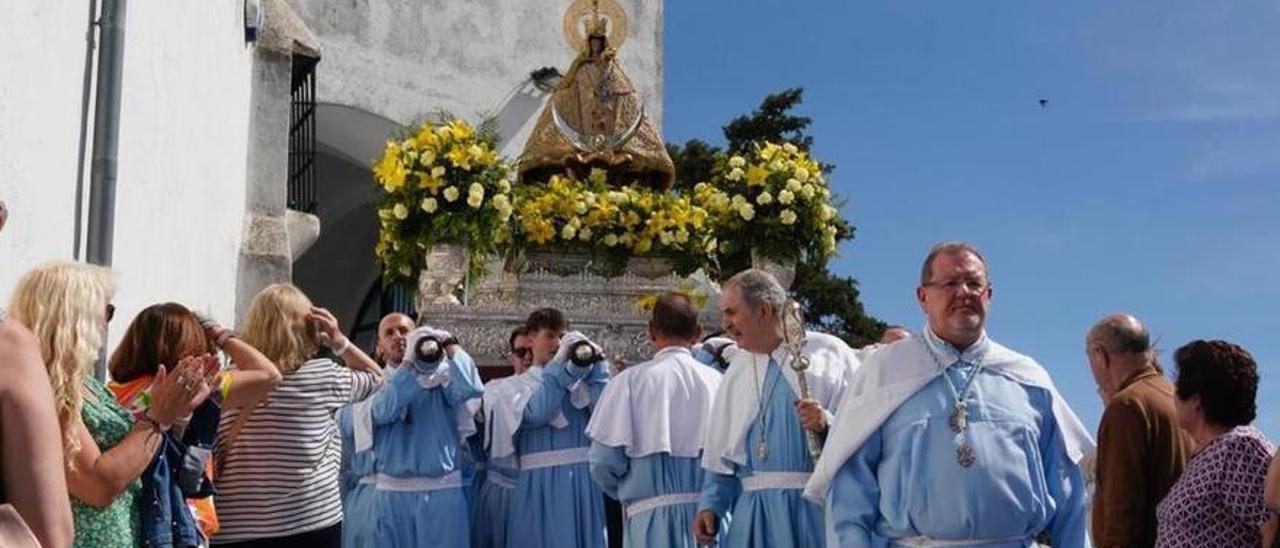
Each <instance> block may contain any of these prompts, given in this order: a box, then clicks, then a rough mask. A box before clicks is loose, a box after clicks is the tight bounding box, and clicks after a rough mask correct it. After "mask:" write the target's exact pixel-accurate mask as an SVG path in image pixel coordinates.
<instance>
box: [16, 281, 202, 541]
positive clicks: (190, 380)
mask: <svg viewBox="0 0 1280 548" xmlns="http://www.w3.org/2000/svg"><path fill="white" fill-rule="evenodd" d="M114 289H115V288H114V282H113V280H112V277H111V273H110V271H108V270H107V269H105V268H102V267H97V266H91V265H87V264H83V263H70V262H55V263H48V264H45V265H42V266H39V267H37V268H35V269H33V270H31V271H30V272H28V273H27V274H26V275H25V276H23V277H22V279H21V280H20V281H19V282H18V286H17V288H16V289H15V290H14V294H13V298H12V299H11V301H10V309H9V313H10V315H12V316H13V318H14V319H15V320H17V321H19V322H22V324H24V325H26V326H27V327H28V328H30V329H31V331H32V333H33V334H34V335H35V338H36V341H37V343H38V345H39V347H40V355H41V358H42V359H43V361H44V365H45V369H46V370H47V371H48V374H49V383H50V385H51V387H52V388H53V395H54V403H55V406H56V410H57V414H58V425H59V429H60V432H61V434H62V445H63V457H64V458H63V460H64V467H65V469H66V480H67V489H68V491H70V493H71V512H72V516H73V518H74V522H75V541H74V544H75V546H136V545H137V544H138V542H139V540H138V519H139V514H138V508H137V507H136V504H135V497H136V495H137V491H138V485H139V482H138V477H139V476H140V475H141V474H142V472H143V471H144V470H145V469H146V467H147V465H148V464H150V462H151V457H152V455H154V454H155V452H156V449H157V448H158V447H159V445H160V441H161V437H162V436H161V434H162V433H163V432H164V431H166V430H168V429H169V427H170V426H171V425H173V423H174V422H175V421H177V420H178V419H179V418H181V417H184V416H186V415H187V414H188V413H190V412H191V410H192V409H194V408H195V406H197V405H199V404H200V403H202V402H203V401H204V399H205V398H206V397H207V396H208V394H209V385H208V383H207V381H206V380H205V371H204V370H202V369H199V368H195V367H186V366H183V367H177V368H176V369H174V370H173V371H172V372H169V371H166V369H165V367H164V366H163V365H162V366H161V367H160V369H159V371H158V373H157V375H156V381H155V384H154V385H153V386H152V388H151V396H152V404H151V408H150V410H149V411H148V412H147V414H146V415H144V416H142V417H140V418H139V420H138V421H136V422H135V421H134V419H133V417H132V416H131V415H130V414H129V412H128V411H126V410H124V409H123V408H121V407H120V405H119V404H117V403H116V401H115V398H114V397H112V395H111V393H110V392H109V391H107V389H106V387H105V386H104V385H103V384H102V382H101V381H99V380H97V379H95V378H93V377H92V376H91V375H90V372H91V370H92V367H93V363H94V361H96V360H97V358H98V353H99V351H100V349H101V348H102V343H103V336H104V334H105V331H106V326H107V321H108V319H109V316H110V315H111V311H113V310H114V307H113V306H112V305H111V304H110V300H111V297H112V296H113V294H114ZM169 365H170V366H173V365H175V364H169Z"/></svg>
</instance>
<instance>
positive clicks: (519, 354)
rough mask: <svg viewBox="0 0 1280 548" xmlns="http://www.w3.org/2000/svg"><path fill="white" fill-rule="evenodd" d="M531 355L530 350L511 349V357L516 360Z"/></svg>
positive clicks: (531, 351)
mask: <svg viewBox="0 0 1280 548" xmlns="http://www.w3.org/2000/svg"><path fill="white" fill-rule="evenodd" d="M532 354H533V349H532V348H512V349H511V355H512V356H515V357H517V358H527V357H529V356H530V355H532Z"/></svg>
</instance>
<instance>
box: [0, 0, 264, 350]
mask: <svg viewBox="0 0 1280 548" xmlns="http://www.w3.org/2000/svg"><path fill="white" fill-rule="evenodd" d="M18 5H20V6H21V7H17V6H14V5H9V4H6V7H4V8H0V10H2V11H4V12H8V13H6V14H5V15H4V16H0V33H3V34H0V35H3V36H5V39H4V40H0V59H5V62H4V63H0V198H2V199H5V200H6V201H8V202H9V204H10V207H11V209H12V210H13V213H12V216H11V223H10V226H8V227H6V229H5V231H4V233H3V234H0V265H2V266H0V302H4V301H7V300H8V296H9V293H10V292H11V291H12V287H13V285H14V283H16V281H17V279H18V278H19V277H20V276H21V275H22V273H23V272H25V271H26V270H27V269H29V268H30V267H32V266H34V265H36V264H38V263H40V262H43V261H46V260H51V259H70V258H71V257H72V238H73V227H74V222H75V217H74V200H75V196H74V194H75V176H76V173H75V166H76V155H77V139H78V133H77V131H78V124H79V117H80V108H79V107H80V100H81V83H82V81H81V79H82V76H83V70H84V65H83V58H84V47H85V41H84V33H85V23H86V19H87V7H86V6H84V5H83V4H82V3H76V2H60V1H53V2H39V3H27V2H19V3H18ZM242 9H243V7H242V6H241V4H240V3H237V2H205V1H202V0H181V1H172V2H130V3H129V5H128V12H127V14H126V28H125V52H124V71H123V80H122V82H123V83H122V89H121V97H122V100H121V112H120V140H119V163H118V171H117V195H116V208H115V238H114V247H113V250H114V253H113V254H114V257H113V269H114V270H115V271H116V272H117V275H118V286H119V287H118V291H117V296H116V299H115V304H116V307H117V311H118V312H117V320H116V322H117V323H115V324H113V325H112V329H111V339H110V340H111V344H112V345H114V343H115V342H116V341H118V340H119V337H120V334H121V333H122V332H123V331H124V328H125V326H126V325H127V322H128V321H129V320H131V319H132V317H133V316H134V315H135V314H136V313H137V312H138V311H139V310H141V309H142V308H143V307H145V306H147V305H149V304H152V303H156V302H161V301H168V300H173V301H178V302H182V303H184V304H187V305H189V306H192V307H194V308H197V309H204V310H208V311H210V312H212V313H213V314H214V315H215V316H217V317H218V318H220V319H222V320H223V321H225V322H228V323H230V322H231V321H232V319H233V318H234V310H235V293H236V261H237V256H238V250H239V245H240V238H241V232H242V228H243V227H242V224H243V217H244V210H245V180H246V155H247V147H248V131H249V119H248V111H249V83H250V76H251V63H252V57H253V49H252V46H248V45H246V44H245V42H244V31H243V12H242ZM91 127H92V126H91ZM90 142H92V140H91V139H90ZM86 154H91V150H90V151H87V152H86ZM87 171H88V170H87V169H86V176H85V187H86V192H85V210H86V217H87V209H88V198H87V196H88V192H87V190H88V174H87ZM281 184H283V181H282V183H281Z"/></svg>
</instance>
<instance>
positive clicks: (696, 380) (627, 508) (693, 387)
mask: <svg viewBox="0 0 1280 548" xmlns="http://www.w3.org/2000/svg"><path fill="white" fill-rule="evenodd" d="M700 334H701V329H700V328H699V327H698V311H697V309H696V308H694V306H693V303H692V302H690V300H689V298H688V297H686V296H684V295H681V294H678V293H666V294H663V295H660V296H659V297H658V300H657V302H656V303H655V304H654V307H653V317H652V319H651V320H650V322H649V340H650V341H651V342H652V343H653V344H654V346H655V347H657V348H658V352H657V354H655V355H654V356H653V359H652V360H649V361H647V362H644V363H641V364H637V365H633V366H631V367H628V368H627V369H626V370H624V371H623V372H621V373H619V374H618V375H617V376H615V377H613V378H612V379H610V380H609V386H608V387H606V388H605V389H604V392H603V393H602V394H601V395H600V401H599V402H598V403H597V404H596V409H595V412H594V413H593V414H592V416H591V422H589V423H588V424H587V435H588V436H590V437H591V439H592V443H591V452H590V454H589V458H590V463H591V477H592V478H593V479H594V480H595V481H596V483H597V484H598V485H600V487H601V488H602V489H603V490H604V492H605V493H607V494H609V496H611V497H614V498H616V499H618V500H619V501H621V502H622V504H623V507H624V515H625V527H624V534H623V546H626V547H629V548H693V547H694V546H695V542H694V538H693V518H694V514H695V512H696V510H697V505H698V496H699V493H700V491H701V489H702V483H703V472H702V467H701V466H700V464H699V461H700V459H701V457H702V443H703V436H704V434H705V432H706V430H707V423H708V422H709V421H710V419H711V401H712V399H713V398H714V397H715V393H716V389H717V388H718V387H719V386H720V373H719V372H717V371H716V370H714V369H712V368H710V367H707V366H706V365H703V364H702V363H699V362H698V361H697V360H695V359H694V357H693V354H692V353H691V352H690V346H691V345H692V344H693V343H694V342H696V341H697V340H698V338H699V335H700Z"/></svg>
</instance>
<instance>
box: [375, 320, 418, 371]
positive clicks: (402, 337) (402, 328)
mask: <svg viewBox="0 0 1280 548" xmlns="http://www.w3.org/2000/svg"><path fill="white" fill-rule="evenodd" d="M413 326H414V324H413V318H410V317H409V316H406V315H404V314H401V313H399V312H392V313H390V314H387V315H386V316H383V317H382V321H380V322H378V349H377V355H378V357H379V358H381V359H382V360H383V362H384V363H388V364H392V365H399V364H400V362H401V361H403V360H404V348H405V344H406V343H408V339H409V332H410V331H413Z"/></svg>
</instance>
